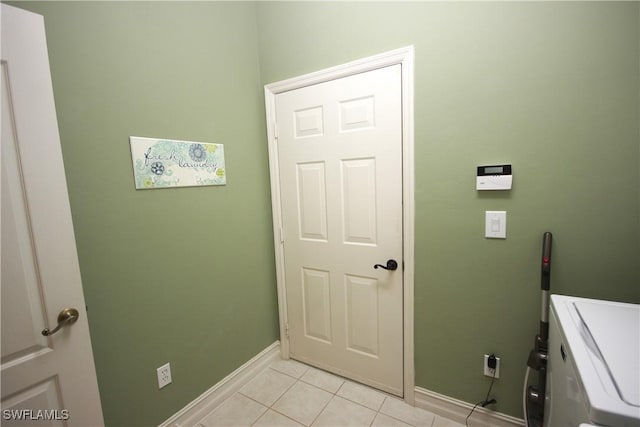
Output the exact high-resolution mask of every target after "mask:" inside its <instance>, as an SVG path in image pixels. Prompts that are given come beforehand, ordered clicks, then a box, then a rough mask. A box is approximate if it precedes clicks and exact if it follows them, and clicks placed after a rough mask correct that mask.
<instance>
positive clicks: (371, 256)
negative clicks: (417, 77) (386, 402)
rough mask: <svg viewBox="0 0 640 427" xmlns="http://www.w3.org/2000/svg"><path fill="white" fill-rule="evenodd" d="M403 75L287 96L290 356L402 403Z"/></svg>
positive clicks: (282, 155)
mask: <svg viewBox="0 0 640 427" xmlns="http://www.w3.org/2000/svg"><path fill="white" fill-rule="evenodd" d="M400 67H401V66H400V65H394V66H389V67H385V68H380V69H377V70H373V71H369V72H366V73H361V74H356V75H353V76H348V77H343V78H340V79H336V80H332V81H329V82H324V83H320V84H316V85H312V86H307V87H303V88H301V89H296V90H292V91H289V92H284V93H281V94H278V95H277V96H276V98H275V111H276V120H277V131H278V132H277V133H278V163H279V170H280V177H279V179H280V194H281V206H282V224H283V237H284V264H285V281H286V295H287V307H288V322H289V331H290V354H291V357H293V358H297V359H299V360H302V361H304V362H307V363H310V364H313V365H316V366H319V367H321V368H324V369H327V370H330V371H333V372H336V373H339V374H341V375H345V376H348V377H351V378H354V379H356V380H358V381H361V382H364V383H367V384H369V385H372V386H374V387H378V388H380V389H383V390H385V391H388V392H391V393H394V394H397V395H402V393H403V338H402V337H403V308H402V298H403V288H402V271H401V269H398V270H397V271H385V270H383V269H377V270H376V269H374V268H373V267H374V265H375V264H378V263H381V264H385V263H386V261H387V260H388V259H395V260H397V261H398V262H399V264H400V265H401V264H402V244H403V242H402V106H401V83H402V82H401V68H400Z"/></svg>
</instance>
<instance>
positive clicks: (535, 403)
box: [522, 231, 552, 427]
mask: <svg viewBox="0 0 640 427" xmlns="http://www.w3.org/2000/svg"><path fill="white" fill-rule="evenodd" d="M551 240H552V235H551V233H550V232H548V231H547V232H546V233H544V235H543V237H542V280H541V283H540V290H541V291H542V310H541V315H540V331H539V333H538V335H536V337H535V340H534V344H533V349H532V350H531V352H530V353H529V359H528V361H527V372H526V374H525V378H524V391H523V396H522V400H523V402H522V406H523V411H524V421H525V426H527V427H542V422H543V419H544V400H545V392H546V382H547V357H548V350H549V349H548V347H549V284H550V280H551ZM531 370H534V371H537V373H538V384H537V385H528V383H529V374H530V373H531Z"/></svg>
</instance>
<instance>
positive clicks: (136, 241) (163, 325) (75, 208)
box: [19, 1, 278, 426]
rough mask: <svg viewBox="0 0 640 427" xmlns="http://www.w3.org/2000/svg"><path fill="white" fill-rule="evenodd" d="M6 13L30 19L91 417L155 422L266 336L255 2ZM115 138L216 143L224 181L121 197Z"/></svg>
mask: <svg viewBox="0 0 640 427" xmlns="http://www.w3.org/2000/svg"><path fill="white" fill-rule="evenodd" d="M19 6H20V7H24V8H26V9H31V10H34V11H36V12H38V13H40V14H43V15H44V17H45V27H46V31H47V38H48V45H49V52H50V62H51V71H52V79H53V86H54V91H55V98H56V107H57V113H58V121H59V123H60V136H61V141H62V148H63V154H64V160H65V167H66V172H67V179H68V185H69V193H70V199H71V207H72V212H73V221H74V225H75V231H76V240H77V244H78V252H79V258H80V266H81V272H82V280H83V284H84V289H85V296H86V300H87V305H88V307H89V312H88V316H89V324H90V328H91V335H92V342H93V350H94V355H95V362H96V368H97V374H98V382H99V387H100V394H101V398H102V404H103V410H104V415H105V421H106V423H107V425H108V426H152V425H157V424H159V423H161V422H162V421H164V420H165V419H167V418H168V417H169V416H171V415H172V414H174V413H175V412H177V411H178V410H179V409H181V408H182V407H184V406H185V405H186V404H187V403H189V402H191V401H192V400H193V399H195V398H196V397H197V396H199V395H200V394H201V393H203V392H204V391H205V390H207V389H208V388H210V387H211V386H213V385H214V384H215V383H217V382H218V381H219V380H221V379H222V378H224V377H225V376H226V375H228V374H229V373H230V372H232V371H233V370H234V369H236V368H238V367H239V366H240V365H242V364H243V363H244V362H246V361H247V360H249V359H250V358H251V357H253V356H254V355H256V354H257V353H258V352H260V351H261V350H262V349H264V348H265V347H267V346H268V345H269V344H271V343H273V342H274V341H275V340H277V339H278V315H277V313H278V311H277V299H276V285H275V267H274V255H273V240H272V231H271V227H272V226H271V215H270V212H271V211H270V192H269V175H268V160H267V150H266V144H265V124H264V107H263V102H262V100H261V96H262V90H263V89H262V86H261V84H260V77H259V65H258V51H257V48H258V46H257V38H258V37H257V28H256V14H255V7H254V5H253V4H252V3H218V2H194V3H173V2H157V3H156V2H146V1H145V2H139V3H133V2H114V3H101V2H70V3H59V2H53V3H50V2H43V3H20V4H19ZM130 135H135V136H149V137H160V138H174V139H184V140H194V141H204V142H217V143H222V144H224V145H225V147H224V148H225V159H226V169H227V173H228V176H227V185H226V186H224V187H197V188H180V189H161V190H138V191H136V190H135V189H134V181H133V172H132V170H133V169H132V165H131V154H130V150H129V139H128V138H129V136H130ZM166 362H170V363H171V368H172V374H173V383H172V384H171V385H169V386H168V387H165V388H163V389H162V390H158V387H157V379H156V368H157V367H159V366H161V365H163V364H164V363H166Z"/></svg>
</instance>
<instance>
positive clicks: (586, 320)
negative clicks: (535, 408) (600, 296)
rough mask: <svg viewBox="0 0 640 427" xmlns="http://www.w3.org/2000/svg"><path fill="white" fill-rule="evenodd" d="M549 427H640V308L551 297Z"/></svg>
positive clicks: (547, 399) (623, 304)
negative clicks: (581, 426)
mask: <svg viewBox="0 0 640 427" xmlns="http://www.w3.org/2000/svg"><path fill="white" fill-rule="evenodd" d="M548 356H549V358H548V362H547V384H546V396H545V409H544V426H545V427H565V426H566V427H579V426H580V425H581V424H583V425H594V426H607V427H627V426H629V427H630V426H633V427H640V305H637V304H625V303H619V302H611V301H601V300H593V299H586V298H577V297H568V296H562V295H552V296H551V310H550V316H549V350H548Z"/></svg>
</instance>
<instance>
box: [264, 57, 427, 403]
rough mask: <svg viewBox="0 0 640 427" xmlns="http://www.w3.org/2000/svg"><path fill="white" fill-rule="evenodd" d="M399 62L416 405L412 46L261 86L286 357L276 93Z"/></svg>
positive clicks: (410, 374) (409, 393)
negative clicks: (263, 100)
mask: <svg viewBox="0 0 640 427" xmlns="http://www.w3.org/2000/svg"><path fill="white" fill-rule="evenodd" d="M397 64H400V65H401V69H402V71H401V76H402V89H401V90H402V193H403V194H402V200H403V205H402V220H403V235H402V237H403V259H404V269H403V274H402V280H403V342H404V345H403V347H404V348H403V352H404V355H403V372H404V378H403V380H404V400H405V401H406V402H407V403H409V404H411V405H413V404H415V397H414V394H415V368H414V341H413V340H414V336H413V335H414V334H413V331H414V240H415V238H414V222H415V219H414V218H415V208H414V178H415V177H414V138H413V97H414V95H413V94H414V81H413V80H414V47H413V46H407V47H403V48H400V49H395V50H392V51H389V52H385V53H382V54H378V55H374V56H370V57H367V58H363V59H359V60H356V61H352V62H348V63H346V64H342V65H338V66H335V67H331V68H327V69H324V70H320V71H316V72H313V73H310V74H305V75H302V76H298V77H294V78H291V79H287V80H283V81H280V82H276V83H271V84H268V85H266V86H265V87H264V96H265V107H266V118H267V142H268V149H269V174H270V179H271V209H272V215H273V236H274V239H273V240H274V247H275V261H276V281H277V289H278V314H279V321H280V352H281V356H282V357H283V358H285V359H288V358H289V339H288V319H287V296H286V283H285V268H284V245H283V234H282V212H281V195H280V170H279V165H278V138H277V128H276V115H275V111H276V109H275V105H276V104H275V101H276V95H278V94H279V93H283V92H287V91H291V90H295V89H300V88H303V87H306V86H311V85H314V84H319V83H324V82H328V81H331V80H337V79H340V78H343V77H347V76H351V75H354V74H359V73H364V72H367V71H373V70H377V69H380V68H384V67H388V66H392V65H397Z"/></svg>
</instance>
